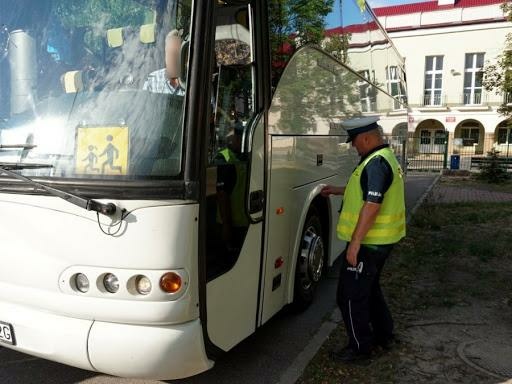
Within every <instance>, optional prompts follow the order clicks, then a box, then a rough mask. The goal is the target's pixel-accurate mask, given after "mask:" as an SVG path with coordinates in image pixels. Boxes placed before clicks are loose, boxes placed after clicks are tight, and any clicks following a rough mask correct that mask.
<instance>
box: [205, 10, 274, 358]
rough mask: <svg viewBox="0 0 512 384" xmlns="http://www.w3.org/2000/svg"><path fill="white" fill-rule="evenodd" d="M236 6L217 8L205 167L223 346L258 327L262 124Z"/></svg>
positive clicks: (211, 329)
mask: <svg viewBox="0 0 512 384" xmlns="http://www.w3.org/2000/svg"><path fill="white" fill-rule="evenodd" d="M241 3H243V2H241V1H236V5H230V2H229V1H226V2H222V4H221V2H219V4H218V5H217V7H216V9H215V12H216V14H215V21H216V29H215V51H214V55H215V58H214V69H213V76H212V90H213V92H212V96H211V98H212V103H211V104H212V108H211V109H212V113H211V119H210V143H209V153H208V168H207V193H206V194H207V198H206V199H207V235H206V242H207V244H206V270H207V280H208V281H207V286H206V300H207V304H206V306H207V330H208V336H209V339H210V341H212V342H213V343H214V344H215V345H216V346H217V347H219V348H221V349H222V350H224V351H227V350H229V349H231V348H232V347H233V346H234V345H236V344H237V343H238V342H240V341H241V340H243V339H244V338H246V337H247V336H249V335H250V334H251V333H253V332H254V331H255V328H256V317H257V310H258V309H257V308H258V289H259V281H260V279H259V276H260V263H261V242H262V225H263V224H262V221H261V218H262V215H263V196H264V195H263V188H264V187H263V174H264V173H263V166H264V163H263V160H264V151H263V147H264V145H263V143H264V122H263V118H262V114H258V113H257V109H256V108H257V107H256V98H255V94H256V91H257V90H256V87H255V84H256V83H255V79H256V68H257V66H256V62H255V57H256V56H255V52H254V49H253V47H254V44H253V25H254V24H253V16H254V14H253V9H252V8H251V6H249V4H247V5H240V4H241ZM248 3H249V2H248Z"/></svg>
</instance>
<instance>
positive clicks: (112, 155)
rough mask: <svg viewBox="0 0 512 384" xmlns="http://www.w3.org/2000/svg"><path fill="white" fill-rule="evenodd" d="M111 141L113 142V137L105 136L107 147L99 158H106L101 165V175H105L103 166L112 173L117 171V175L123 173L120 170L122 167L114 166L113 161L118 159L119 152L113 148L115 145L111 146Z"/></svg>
mask: <svg viewBox="0 0 512 384" xmlns="http://www.w3.org/2000/svg"><path fill="white" fill-rule="evenodd" d="M112 140H114V137H113V136H112V135H107V142H108V144H107V146H106V148H105V149H104V150H103V152H101V155H100V157H101V156H107V160H105V161H104V162H103V164H102V165H101V173H102V174H105V166H107V165H108V166H109V167H110V170H112V171H119V173H120V174H121V173H123V172H122V170H123V167H122V166H117V165H114V161H115V160H117V159H119V150H118V149H117V148H116V147H115V145H113V144H112Z"/></svg>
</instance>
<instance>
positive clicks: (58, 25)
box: [0, 0, 191, 182]
mask: <svg viewBox="0 0 512 384" xmlns="http://www.w3.org/2000/svg"><path fill="white" fill-rule="evenodd" d="M190 3H191V0H184V1H183V0H111V1H102V0H40V1H37V2H33V1H30V0H20V1H15V2H8V1H5V0H0V4H1V9H2V12H1V13H0V166H1V165H2V164H4V165H5V164H6V163H7V164H11V163H15V164H18V165H19V164H26V165H27V166H19V167H17V168H16V169H18V171H17V172H20V173H22V174H23V175H25V176H38V177H42V178H52V179H59V178H63V179H77V181H78V182H80V180H81V179H87V180H89V181H90V180H91V179H92V180H94V179H98V180H103V181H104V180H107V181H108V180H109V179H112V180H114V181H116V182H117V181H122V180H134V179H136V180H146V179H148V180H149V179H162V178H177V177H179V175H180V174H181V170H182V164H181V163H182V159H181V154H182V142H183V120H184V119H183V113H184V99H185V95H186V85H185V81H184V79H186V73H185V72H186V69H187V68H188V63H187V62H186V58H187V57H188V55H187V54H186V52H185V50H186V49H188V43H187V40H188V37H189V30H190V14H191V5H190ZM30 164H44V165H45V167H31V166H30Z"/></svg>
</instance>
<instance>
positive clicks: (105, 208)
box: [0, 163, 117, 216]
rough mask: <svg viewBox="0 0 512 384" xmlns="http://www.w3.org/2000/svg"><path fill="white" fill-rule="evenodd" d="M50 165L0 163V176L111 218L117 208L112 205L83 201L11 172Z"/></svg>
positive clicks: (89, 200)
mask: <svg viewBox="0 0 512 384" xmlns="http://www.w3.org/2000/svg"><path fill="white" fill-rule="evenodd" d="M52 167H53V166H52V165H50V164H23V163H0V174H1V173H5V174H7V175H9V176H12V177H14V178H16V179H18V180H21V181H24V182H26V183H28V184H30V185H33V186H34V187H36V188H39V189H42V190H43V191H45V192H48V193H49V194H50V195H53V196H57V197H60V198H61V199H63V200H66V201H67V202H69V203H71V204H74V205H76V206H78V207H80V208H83V209H86V210H88V211H94V212H99V213H103V214H104V215H108V216H111V215H113V214H114V213H116V210H117V206H116V205H115V204H113V203H108V204H103V203H100V202H99V201H96V200H93V199H84V198H83V197H80V196H77V195H74V194H72V193H69V192H65V191H62V190H60V189H57V188H54V187H50V186H48V185H44V184H41V183H38V182H37V181H34V180H32V179H30V178H28V177H26V176H22V175H20V174H19V173H16V172H13V171H12V169H36V168H52Z"/></svg>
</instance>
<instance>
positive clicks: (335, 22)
mask: <svg viewBox="0 0 512 384" xmlns="http://www.w3.org/2000/svg"><path fill="white" fill-rule="evenodd" d="M367 1H368V3H369V4H370V7H372V8H376V7H385V6H391V5H398V4H410V3H421V2H425V1H429V0H367ZM345 5H346V7H347V8H346V9H345V13H344V15H343V25H344V26H345V25H352V24H359V23H362V22H363V19H362V18H361V11H360V10H359V7H358V6H357V5H356V2H355V1H350V2H348V3H345ZM339 9H340V2H339V1H335V2H334V9H333V12H331V14H330V15H329V16H327V19H326V21H327V28H335V27H339V26H340V10H339Z"/></svg>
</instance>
